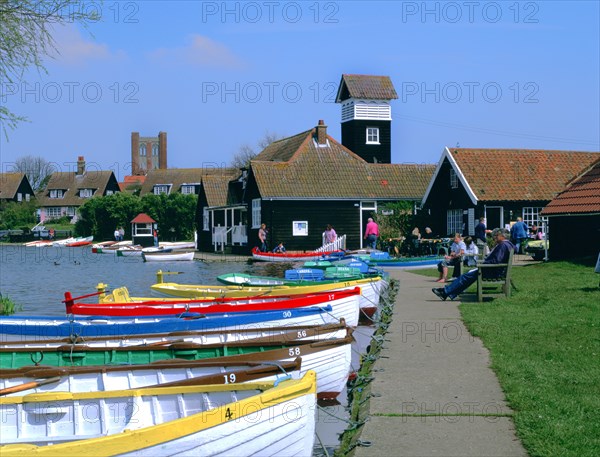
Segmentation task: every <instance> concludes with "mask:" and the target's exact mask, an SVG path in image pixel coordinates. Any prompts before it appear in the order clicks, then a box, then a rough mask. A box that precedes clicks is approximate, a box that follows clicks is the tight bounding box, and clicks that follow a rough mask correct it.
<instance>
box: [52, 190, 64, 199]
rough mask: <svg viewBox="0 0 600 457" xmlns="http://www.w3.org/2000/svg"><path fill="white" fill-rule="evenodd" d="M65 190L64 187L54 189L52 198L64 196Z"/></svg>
mask: <svg viewBox="0 0 600 457" xmlns="http://www.w3.org/2000/svg"><path fill="white" fill-rule="evenodd" d="M64 196H65V191H64V190H63V189H52V190H51V191H50V198H64Z"/></svg>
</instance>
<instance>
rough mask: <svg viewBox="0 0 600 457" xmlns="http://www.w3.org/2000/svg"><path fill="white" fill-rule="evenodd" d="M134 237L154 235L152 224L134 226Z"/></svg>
mask: <svg viewBox="0 0 600 457" xmlns="http://www.w3.org/2000/svg"><path fill="white" fill-rule="evenodd" d="M134 227H135V234H134V235H152V224H134Z"/></svg>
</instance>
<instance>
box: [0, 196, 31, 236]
mask: <svg viewBox="0 0 600 457" xmlns="http://www.w3.org/2000/svg"><path fill="white" fill-rule="evenodd" d="M36 209H37V208H36V205H35V203H34V202H33V201H31V202H18V203H17V202H2V203H0V230H6V229H21V228H29V227H32V226H33V225H35V223H36V222H37V220H36V216H35V211H36Z"/></svg>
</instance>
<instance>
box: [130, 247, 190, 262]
mask: <svg viewBox="0 0 600 457" xmlns="http://www.w3.org/2000/svg"><path fill="white" fill-rule="evenodd" d="M142 258H143V259H144V262H180V261H187V262H189V261H190V260H194V251H189V252H186V251H172V250H170V249H169V250H168V251H167V250H165V251H163V252H160V251H157V252H144V251H143V250H142Z"/></svg>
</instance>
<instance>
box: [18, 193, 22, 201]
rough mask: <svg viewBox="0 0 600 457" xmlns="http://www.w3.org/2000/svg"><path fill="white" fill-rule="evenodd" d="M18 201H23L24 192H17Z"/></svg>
mask: <svg viewBox="0 0 600 457" xmlns="http://www.w3.org/2000/svg"><path fill="white" fill-rule="evenodd" d="M17 201H18V202H22V201H23V194H22V193H21V192H18V193H17Z"/></svg>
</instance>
